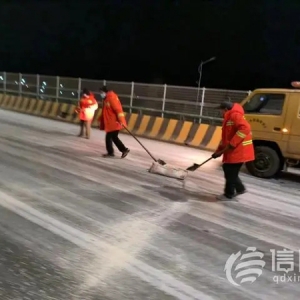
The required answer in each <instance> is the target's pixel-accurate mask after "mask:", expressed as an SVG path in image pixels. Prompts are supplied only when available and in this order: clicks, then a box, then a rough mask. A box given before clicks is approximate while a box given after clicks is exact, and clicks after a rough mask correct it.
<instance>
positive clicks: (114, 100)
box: [99, 91, 127, 132]
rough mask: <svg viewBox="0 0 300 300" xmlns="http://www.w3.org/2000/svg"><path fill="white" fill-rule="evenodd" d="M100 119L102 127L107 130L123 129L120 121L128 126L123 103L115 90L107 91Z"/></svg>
mask: <svg viewBox="0 0 300 300" xmlns="http://www.w3.org/2000/svg"><path fill="white" fill-rule="evenodd" d="M99 121H100V129H101V130H105V131H106V132H111V131H116V130H121V129H122V125H121V124H120V123H122V124H124V125H125V126H127V123H126V119H125V115H124V112H123V108H122V104H121V102H120V100H119V97H118V95H117V94H116V93H114V92H113V91H109V92H107V93H106V98H105V99H104V100H103V107H102V113H101V116H100V118H99Z"/></svg>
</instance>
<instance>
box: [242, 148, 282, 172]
mask: <svg viewBox="0 0 300 300" xmlns="http://www.w3.org/2000/svg"><path fill="white" fill-rule="evenodd" d="M280 166H281V162H280V157H279V155H278V154H277V152H276V151H275V150H274V149H272V148H270V147H267V146H257V147H255V160H254V161H251V162H248V163H246V168H247V170H248V171H249V173H250V174H251V175H253V176H256V177H260V178H272V177H274V176H275V175H276V174H277V173H278V172H279V171H280V169H281V168H280Z"/></svg>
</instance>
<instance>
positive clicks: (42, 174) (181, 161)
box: [0, 110, 300, 300]
mask: <svg viewBox="0 0 300 300" xmlns="http://www.w3.org/2000/svg"><path fill="white" fill-rule="evenodd" d="M0 128H1V129H0V172H1V176H0V247H1V252H0V299H1V300H6V299H7V300H8V299H9V300H18V299H20V300H21V299H22V300H26V299H30V300H48V299H59V300H67V299H68V300H73V299H74V300H75V299H77V300H89V299H91V300H92V299H93V300H96V299H99V300H100V299H101V300H105V299H112V300H125V299H129V300H134V299H137V300H144V299H153V300H164V299H182V300H192V299H200V300H206V299H221V300H223V299H230V300H243V299H249V300H255V299H263V300H267V299H270V300H271V299H272V300H274V299H278V300H283V299H298V297H299V294H300V272H299V249H300V242H299V240H300V218H299V216H300V194H299V192H300V184H299V181H300V180H298V181H297V178H296V179H295V180H286V179H281V180H260V179H257V178H253V177H250V176H248V175H246V174H244V175H243V176H242V177H243V180H244V181H245V183H246V185H247V188H248V191H249V192H248V193H247V194H245V195H242V196H240V198H239V202H226V203H221V202H216V201H215V196H216V195H218V194H220V193H222V190H223V184H224V180H223V174H222V171H221V168H220V161H219V160H213V161H211V162H209V163H208V164H206V165H204V166H203V167H202V168H201V169H199V170H198V171H196V172H194V173H192V174H190V175H189V177H188V179H187V183H186V189H185V190H183V189H182V188H181V183H180V182H178V181H176V180H174V179H169V178H166V177H161V176H156V175H152V174H149V173H148V172H147V168H148V167H149V166H150V165H151V159H150V158H149V157H148V156H147V154H146V153H145V152H144V150H143V149H142V148H141V147H140V146H139V144H137V143H136V141H135V140H133V139H132V138H131V137H130V136H127V135H121V138H122V140H123V141H124V143H125V144H126V146H127V147H129V148H130V149H131V152H130V154H129V155H128V157H127V158H126V159H122V160H121V159H119V158H114V159H104V158H102V157H101V154H102V153H105V147H104V134H103V133H102V132H100V131H98V130H96V129H94V130H93V131H92V138H91V140H86V139H80V138H78V137H77V136H76V135H77V134H78V130H79V129H78V127H77V126H76V125H72V124H67V123H63V122H57V121H52V120H47V119H42V118H38V117H32V116H28V115H22V114H18V113H14V112H8V111H3V110H0ZM143 141H144V143H145V144H146V146H148V147H149V149H150V150H151V151H153V153H154V154H155V156H157V157H159V158H161V159H163V160H165V161H167V162H168V163H170V164H173V165H177V166H181V167H188V166H189V165H191V164H192V163H194V162H197V163H199V162H201V161H204V160H205V159H207V158H208V157H209V156H210V155H211V153H209V152H205V151H200V150H196V149H191V148H185V147H181V146H175V145H170V144H166V143H161V142H156V141H150V140H143ZM116 153H117V152H116ZM298 179H299V178H298ZM247 247H255V248H256V249H257V251H259V252H261V253H262V256H263V257H262V259H263V261H264V262H265V266H264V268H263V269H262V274H261V275H260V277H258V278H257V279H256V277H257V276H256V277H255V279H256V280H255V281H254V282H253V283H252V284H251V283H250V282H244V283H241V278H246V277H248V278H249V275H247V273H246V272H244V273H243V274H242V276H241V278H237V277H236V275H237V272H238V271H239V270H235V269H234V268H235V267H233V269H232V272H230V268H229V267H230V266H229V265H227V275H228V278H229V279H230V278H232V280H233V281H234V282H236V283H237V284H240V285H239V286H235V285H234V284H232V283H230V282H229V281H228V279H227V278H226V272H225V271H224V268H225V264H226V261H227V259H228V258H229V256H230V255H231V254H232V253H238V252H239V251H241V254H243V253H244V252H245V250H246V249H247ZM284 248H287V249H291V250H293V251H295V252H294V261H293V262H294V265H293V267H294V270H292V271H290V272H289V273H287V274H286V275H285V276H286V280H287V281H288V279H287V277H288V276H291V275H293V278H292V280H291V279H289V282H278V283H276V280H277V281H278V280H279V281H280V280H281V279H282V280H284V277H281V279H280V277H274V276H279V275H280V276H284V274H285V272H279V271H272V253H271V249H276V250H283V249H284ZM249 251H251V249H249ZM239 258H240V257H238V258H237V259H239ZM228 266H229V267H228ZM281 266H282V265H281ZM240 267H241V269H243V266H242V265H240ZM257 267H258V266H257ZM275 267H276V265H275ZM285 267H287V266H285ZM228 268H229V269H228ZM244 269H245V270H248V269H249V267H247V266H244ZM229 274H230V275H229ZM294 274H296V275H294ZM252 276H255V275H252ZM298 276H299V278H298Z"/></svg>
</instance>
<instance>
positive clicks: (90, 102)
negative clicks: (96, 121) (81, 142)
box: [76, 89, 98, 139]
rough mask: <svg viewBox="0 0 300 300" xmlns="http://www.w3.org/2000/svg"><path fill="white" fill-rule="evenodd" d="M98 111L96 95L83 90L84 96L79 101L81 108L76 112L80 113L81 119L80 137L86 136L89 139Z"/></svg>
mask: <svg viewBox="0 0 300 300" xmlns="http://www.w3.org/2000/svg"><path fill="white" fill-rule="evenodd" d="M97 109H98V102H97V101H96V99H95V97H94V95H93V94H92V93H91V92H90V91H89V90H88V89H83V95H82V97H81V99H80V101H79V106H78V107H77V109H76V111H77V112H78V113H79V119H80V133H79V135H78V136H79V137H83V136H84V130H85V137H86V138H87V139H89V138H90V136H91V124H92V121H93V118H94V114H95V111H96V110H97Z"/></svg>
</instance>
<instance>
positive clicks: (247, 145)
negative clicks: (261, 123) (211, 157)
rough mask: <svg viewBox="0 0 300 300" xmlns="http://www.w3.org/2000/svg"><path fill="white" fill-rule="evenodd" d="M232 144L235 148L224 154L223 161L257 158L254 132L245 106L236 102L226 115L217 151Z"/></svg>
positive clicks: (241, 160)
mask: <svg viewBox="0 0 300 300" xmlns="http://www.w3.org/2000/svg"><path fill="white" fill-rule="evenodd" d="M228 144H230V145H231V146H232V147H233V148H232V149H229V150H228V151H226V152H225V153H224V154H223V163H241V162H248V161H253V160H254V159H255V153H254V147H253V142H252V133H251V127H250V124H249V123H248V122H247V120H246V118H245V115H244V109H243V107H242V106H241V105H240V104H238V103H235V104H234V105H233V107H232V109H231V110H228V111H227V112H226V113H225V115H224V120H223V125H222V140H221V143H220V145H219V148H218V150H217V151H221V150H222V149H223V148H224V147H226V146H227V145H228Z"/></svg>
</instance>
